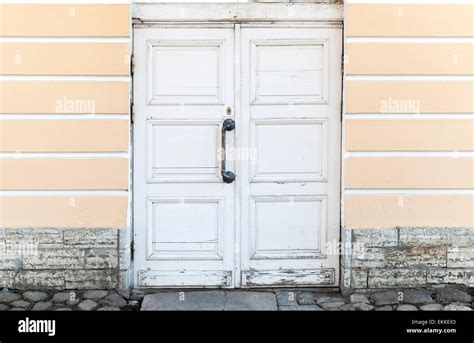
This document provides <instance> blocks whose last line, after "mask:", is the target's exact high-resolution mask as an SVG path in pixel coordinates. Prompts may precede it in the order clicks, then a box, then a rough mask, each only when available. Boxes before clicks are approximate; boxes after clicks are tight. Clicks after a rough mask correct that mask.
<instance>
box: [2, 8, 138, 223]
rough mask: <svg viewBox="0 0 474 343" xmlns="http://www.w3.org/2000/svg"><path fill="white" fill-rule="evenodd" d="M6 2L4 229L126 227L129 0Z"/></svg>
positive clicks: (3, 124)
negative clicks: (101, 0) (123, 0)
mask: <svg viewBox="0 0 474 343" xmlns="http://www.w3.org/2000/svg"><path fill="white" fill-rule="evenodd" d="M64 2H65V4H21V3H16V4H2V5H0V23H1V24H0V55H1V59H0V156H1V157H0V227H2V228H29V227H32V228H41V227H46V228H89V227H91V228H92V227H93V228H126V227H127V225H128V224H127V223H128V215H129V211H128V207H129V191H128V188H129V121H130V116H129V108H130V107H129V85H130V82H129V71H130V8H129V5H128V4H113V3H110V4H71V3H67V4H66V2H67V1H64Z"/></svg>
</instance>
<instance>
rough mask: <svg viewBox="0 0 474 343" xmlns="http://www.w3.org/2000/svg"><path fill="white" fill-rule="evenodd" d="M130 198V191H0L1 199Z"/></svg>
mask: <svg viewBox="0 0 474 343" xmlns="http://www.w3.org/2000/svg"><path fill="white" fill-rule="evenodd" d="M98 195H99V196H125V197H127V196H129V191H113V190H111V191H107V190H87V191H75V190H56V191H54V190H37V191H36V190H28V191H0V197H7V196H61V197H64V196H98Z"/></svg>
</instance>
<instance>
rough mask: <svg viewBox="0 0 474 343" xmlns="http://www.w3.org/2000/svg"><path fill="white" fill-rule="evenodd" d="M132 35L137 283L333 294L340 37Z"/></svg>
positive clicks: (323, 32) (227, 31) (243, 31)
mask: <svg viewBox="0 0 474 343" xmlns="http://www.w3.org/2000/svg"><path fill="white" fill-rule="evenodd" d="M134 37H135V38H134V39H135V41H134V55H135V74H134V109H135V122H134V160H133V163H134V186H133V187H134V196H133V201H134V235H135V238H134V242H135V264H134V274H135V285H136V286H137V287H257V286H309V285H314V286H316V285H319V286H321V285H322V286H336V285H338V279H339V257H338V254H337V249H334V248H335V245H337V242H338V241H339V223H340V220H339V218H340V217H339V202H340V200H339V199H340V194H339V187H340V185H339V183H340V104H341V69H340V68H341V45H342V44H341V31H340V29H319V28H297V27H294V28H277V27H258V28H257V27H254V28H252V27H240V26H239V25H235V26H234V25H227V26H224V27H219V28H203V27H201V28H189V27H188V28H179V27H175V28H159V27H153V28H137V29H135V35H134ZM226 119H227V121H226V123H225V124H224V121H225V120H226ZM229 119H232V120H229ZM233 123H234V124H235V128H234V129H233V127H232V124H233ZM223 126H225V127H223ZM223 136H224V137H223ZM224 140H225V146H226V149H225V150H226V151H225V153H224V152H223V146H222V145H223V144H224ZM224 157H225V160H224V161H223V159H224ZM224 169H225V170H224ZM223 171H226V172H227V173H226V174H224V175H223V174H222V172H223ZM232 174H234V175H235V180H234V181H233V182H232ZM224 178H225V179H226V181H227V182H224ZM327 247H330V248H332V249H329V250H328V249H327ZM336 248H337V247H336Z"/></svg>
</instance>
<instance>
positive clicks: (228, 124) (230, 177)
mask: <svg viewBox="0 0 474 343" xmlns="http://www.w3.org/2000/svg"><path fill="white" fill-rule="evenodd" d="M234 129H235V121H234V120H233V119H231V118H227V119H226V120H224V122H223V123H222V131H221V144H222V159H221V175H222V180H223V181H224V182H225V183H232V182H234V181H235V174H234V173H233V172H231V171H229V170H226V150H225V149H226V133H227V131H232V130H234Z"/></svg>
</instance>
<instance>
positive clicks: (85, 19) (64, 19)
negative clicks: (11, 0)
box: [0, 4, 130, 37]
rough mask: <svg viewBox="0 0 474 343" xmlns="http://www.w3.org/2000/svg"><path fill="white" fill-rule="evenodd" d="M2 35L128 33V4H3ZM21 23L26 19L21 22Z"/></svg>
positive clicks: (103, 35)
mask: <svg viewBox="0 0 474 343" xmlns="http://www.w3.org/2000/svg"><path fill="white" fill-rule="evenodd" d="M0 17H1V18H2V24H1V25H0V36H40V37H41V36H56V37H61V36H80V37H83V36H92V37H94V36H96V37H128V36H129V35H130V9H129V5H128V4H119V5H112V4H102V5H99V4H97V5H95V4H94V5H93V4H90V5H83V4H71V5H63V4H58V5H44V4H43V5H40V4H38V5H35V4H2V5H0ZM18 23H22V24H21V25H19V24H18Z"/></svg>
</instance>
